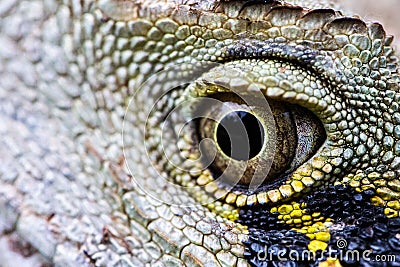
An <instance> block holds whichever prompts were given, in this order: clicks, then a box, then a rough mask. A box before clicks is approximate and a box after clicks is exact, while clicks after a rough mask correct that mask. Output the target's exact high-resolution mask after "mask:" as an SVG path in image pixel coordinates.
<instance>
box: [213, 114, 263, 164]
mask: <svg viewBox="0 0 400 267" xmlns="http://www.w3.org/2000/svg"><path fill="white" fill-rule="evenodd" d="M216 134H217V142H218V145H219V147H220V148H221V150H222V151H223V152H224V153H225V154H226V155H227V156H229V157H231V158H233V159H236V160H249V159H252V158H254V157H255V156H256V155H257V154H258V153H259V152H260V151H261V149H262V146H263V144H264V131H263V127H262V125H261V123H260V121H259V120H258V119H257V118H256V117H255V116H254V115H253V114H251V113H249V112H246V111H234V112H231V113H228V114H227V115H226V116H225V117H224V118H223V119H222V120H221V122H220V123H219V125H218V127H217V133H216Z"/></svg>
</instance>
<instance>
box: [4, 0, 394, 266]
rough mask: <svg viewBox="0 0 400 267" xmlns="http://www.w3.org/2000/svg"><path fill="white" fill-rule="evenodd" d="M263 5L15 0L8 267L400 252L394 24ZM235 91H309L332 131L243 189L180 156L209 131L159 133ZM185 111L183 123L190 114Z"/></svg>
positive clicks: (8, 4) (7, 27) (238, 261)
mask: <svg viewBox="0 0 400 267" xmlns="http://www.w3.org/2000/svg"><path fill="white" fill-rule="evenodd" d="M177 2H179V3H177ZM247 2H248V3H247V4H245V3H244V2H243V1H221V2H217V1H212V0H208V1H201V2H198V1H195V0H194V1H190V0H187V1H167V0H165V1H158V2H154V1H111V0H98V1H90V0H87V1H53V0H48V1H39V0H37V1H21V2H17V1H12V0H7V1H4V3H2V4H1V5H0V15H1V22H0V27H1V35H0V45H1V50H0V59H1V66H0V74H1V79H0V88H1V91H0V118H1V119H0V121H1V124H0V125H1V126H0V133H1V136H2V138H1V141H0V159H1V163H2V164H1V168H0V222H1V224H0V226H1V233H2V238H1V239H0V247H1V250H2V251H4V253H2V255H0V262H1V263H2V264H3V265H2V266H11V265H15V262H14V261H15V260H16V259H18V260H19V261H20V263H19V266H23V265H26V266H31V265H33V264H38V265H39V264H49V263H52V264H55V265H57V266H83V265H87V266H91V265H96V266H114V265H117V266H121V265H122V266H125V265H127V266H144V265H146V264H151V265H158V266H163V265H167V266H169V265H171V266H179V265H183V264H186V265H201V266H203V265H207V266H219V265H225V266H246V265H248V264H252V265H261V264H262V261H259V260H256V259H255V257H256V255H257V253H258V252H259V251H260V250H262V249H263V246H264V245H268V246H270V245H272V244H275V245H278V246H280V247H281V248H282V247H283V248H290V249H293V250H297V251H304V250H306V249H309V250H312V251H315V250H327V249H329V248H337V246H336V247H335V245H336V240H337V239H339V238H346V239H347V240H348V241H349V242H351V240H353V247H354V248H357V249H360V250H361V249H362V250H367V249H372V250H373V253H372V254H373V255H375V254H393V255H395V254H398V251H397V252H396V249H398V248H399V245H396V244H398V243H399V239H398V236H397V235H396V234H397V233H398V231H399V225H400V224H399V222H398V219H397V218H398V217H399V210H400V203H399V199H400V182H399V179H398V177H399V164H400V156H399V155H400V112H399V111H398V108H399V107H398V106H399V104H398V102H399V98H400V93H399V82H400V77H399V69H398V67H399V64H398V58H397V57H396V56H395V55H394V52H393V51H392V49H391V47H390V43H391V38H390V37H389V36H386V34H385V32H384V30H383V28H382V27H381V26H380V25H379V24H376V23H369V22H363V21H362V20H360V19H358V18H345V17H344V15H342V13H340V12H336V11H333V10H325V11H323V10H315V11H313V9H316V8H337V7H336V6H335V5H333V4H330V3H328V2H325V1H318V2H312V1H301V0H291V1H287V2H286V3H278V2H273V1H271V2H273V3H270V1H260V2H257V1H247ZM292 5H295V6H300V7H296V8H294V7H293V6H292ZM204 61H207V62H214V63H221V64H223V65H204ZM201 62H203V64H202V65H200V66H199V65H195V64H196V63H201ZM178 63H179V64H178ZM177 64H178V65H177ZM226 68H228V71H226ZM162 70H164V71H166V74H165V73H164V74H157V75H156V76H152V75H153V74H156V73H158V72H159V71H162ZM184 70H186V72H185V71H184ZM238 70H240V72H235V71H238ZM203 72H204V73H203ZM151 77H153V78H151ZM154 77H155V78H154ZM221 77H223V79H222V78H221ZM149 78H150V80H149V81H148V83H147V84H146V83H145V82H146V81H147V80H148V79H149ZM200 78H201V79H203V80H201V79H200ZM199 79H200V80H199ZM204 80H206V81H208V82H209V83H202V82H201V81H204ZM182 81H185V82H187V83H189V85H188V86H180V87H176V86H177V85H179V82H182ZM195 81H196V82H195ZM221 85H224V86H225V87H227V88H228V89H226V88H225V89H223V88H222V87H221ZM170 89H173V90H172V91H169V90H170ZM217 90H218V92H219V93H220V94H226V93H229V92H231V91H234V92H240V93H244V94H246V92H248V91H251V92H253V93H254V92H255V91H256V92H258V93H260V92H262V93H263V94H264V95H265V96H267V97H268V98H269V99H273V100H277V101H284V102H288V103H292V104H297V105H300V106H302V107H304V108H306V109H308V110H310V111H311V112H313V113H314V114H315V115H316V117H317V118H318V120H320V121H321V123H322V125H323V129H324V131H325V132H326V141H325V142H323V143H322V144H320V148H319V149H318V150H317V151H316V152H315V153H314V154H313V155H312V156H311V157H309V158H307V160H305V161H303V162H300V163H301V164H300V166H296V167H295V168H293V170H291V171H290V173H287V175H284V177H279V178H276V179H275V178H274V179H275V180H271V181H270V180H268V181H266V182H265V183H264V184H263V186H261V187H260V188H259V189H258V190H253V191H251V190H246V189H243V188H237V187H235V188H233V189H231V190H228V189H226V187H224V186H223V184H221V183H217V182H214V181H213V176H212V171H210V170H208V169H205V170H202V171H199V170H198V169H197V168H198V167H199V165H198V163H197V162H194V161H188V160H183V158H182V157H179V156H177V155H184V156H185V157H188V158H190V159H195V158H196V157H198V156H199V153H198V148H197V145H196V144H195V143H196V140H195V142H194V143H193V141H192V137H193V133H194V132H196V131H199V129H196V127H194V126H193V125H192V126H190V127H188V128H183V130H182V133H181V134H182V136H178V138H177V136H176V135H175V133H174V130H173V128H168V127H167V129H166V130H165V129H164V131H165V134H166V136H164V137H163V138H167V141H166V142H165V143H162V145H163V146H164V147H163V148H161V142H160V139H159V137H160V133H161V123H162V122H163V121H164V120H165V115H167V114H168V112H169V111H170V110H171V109H173V108H174V107H175V106H177V105H178V104H179V103H181V102H182V101H183V100H193V99H197V98H198V97H201V96H213V95H214V94H215V93H216V91H217ZM237 90H238V91H237ZM167 91H168V94H167V95H165V96H162V95H161V93H162V92H167ZM159 97H160V98H159ZM156 102H157V103H158V104H157V106H156V111H155V112H154V110H153V111H152V112H150V113H148V111H149V110H148V109H150V108H152V106H153V104H154V103H156ZM177 114H178V115H176V116H175V117H173V116H172V119H171V120H172V121H171V122H172V123H173V125H179V124H182V123H184V122H183V115H182V114H183V113H179V111H178V113H177ZM146 123H147V124H146ZM167 125H168V124H167ZM144 130H145V132H144ZM200 131H207V130H206V129H200ZM121 132H122V134H121ZM195 139H196V138H195ZM277 140H280V139H277ZM143 141H146V143H143ZM175 141H179V142H178V144H179V148H180V149H181V150H182V151H183V152H182V153H183V154H182V153H181V154H180V152H179V150H177V144H176V143H175ZM314 145H315V144H314ZM162 149H164V152H161V151H162ZM163 153H166V154H163ZM166 155H169V156H171V158H169V159H167V157H166ZM171 162H173V163H174V164H175V165H173V164H171ZM177 166H178V167H177ZM181 167H182V168H181ZM200 167H201V166H200ZM195 169H196V170H197V171H195ZM160 174H161V175H160ZM163 177H167V178H168V179H164V178H163ZM272 181H273V182H272ZM174 185H180V186H174ZM326 196H328V197H329V198H328V200H329V201H326V198H327V197H326ZM215 198H218V200H215ZM336 198H337V199H336ZM324 201H325V202H324ZM201 204H202V205H201ZM319 205H320V206H319ZM323 205H327V206H326V207H325V206H323ZM321 206H322V207H321ZM364 213H365V214H368V216H369V218H370V219H371V220H369V221H365V218H361V215H363V214H364ZM264 221H265V223H264V224H263V223H262V222H264ZM352 225H355V228H354V227H353V228H351V226H352ZM382 227H383V228H385V227H386V228H388V229H389V234H382V233H381V232H380V230H379V229H382ZM349 229H353V232H352V234H349V232H351V231H350V230H349ZM354 229H355V230H354ZM290 230H294V231H290ZM371 230H372V235H371V234H370V236H369V237H367V238H364V237H363V236H365V234H364V233H371ZM363 234H364V235H363ZM359 236H361V237H362V238H361V239H360V238H359V239H357V238H358V237H359ZM349 238H350V239H351V238H352V239H351V240H349ZM265 240H267V241H265ZM270 240H273V241H270ZM271 242H272V243H271ZM274 242H275V243H274ZM296 242H297V243H296ZM354 244H355V245H354ZM396 246H397V247H396ZM379 247H383V248H384V249H383V250H381V251H379V249H378V248H379ZM374 253H375V254H374ZM397 257H399V256H398V255H397ZM275 260H276V259H275ZM397 261H399V258H397ZM341 263H342V264H346V260H342V261H341ZM301 264H304V265H306V266H308V265H313V264H321V265H328V264H336V265H339V264H340V263H339V261H334V260H329V259H327V258H326V257H324V258H322V259H321V260H317V261H314V260H312V261H309V262H305V263H304V262H303V263H301ZM301 264H300V265H301ZM360 264H362V265H363V264H364V265H366V262H365V261H364V262H361V263H360ZM397 264H398V262H397Z"/></svg>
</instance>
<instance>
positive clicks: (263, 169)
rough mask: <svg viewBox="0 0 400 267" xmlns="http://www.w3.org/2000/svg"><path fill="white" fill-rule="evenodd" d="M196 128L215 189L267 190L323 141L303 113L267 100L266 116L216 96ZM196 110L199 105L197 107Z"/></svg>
mask: <svg viewBox="0 0 400 267" xmlns="http://www.w3.org/2000/svg"><path fill="white" fill-rule="evenodd" d="M213 98H214V99H216V100H217V101H213V103H217V104H213V106H212V107H208V108H206V107H203V108H200V109H203V110H206V112H207V114H204V115H203V116H202V118H201V119H199V121H198V123H197V135H198V139H199V140H200V142H201V141H202V140H204V139H208V140H211V141H212V142H204V147H203V152H204V156H205V157H204V159H205V162H207V163H210V162H211V164H210V165H209V166H208V168H209V169H210V171H211V173H212V175H213V177H214V179H218V180H219V181H220V182H221V184H227V185H229V186H235V187H236V189H240V188H242V189H246V190H247V189H248V187H249V185H250V184H251V183H253V182H254V180H257V181H261V180H262V182H257V184H258V185H262V186H261V187H260V188H261V189H262V190H265V189H268V188H270V187H272V186H276V185H277V184H281V183H283V182H284V181H285V176H287V175H288V174H290V173H292V172H293V171H294V170H295V169H296V168H298V167H299V166H300V165H301V164H303V163H304V162H305V161H306V160H308V159H309V158H310V157H311V156H312V155H314V154H315V153H316V151H317V150H318V149H319V148H320V147H321V145H322V144H323V142H324V141H325V139H326V133H325V130H324V128H323V126H322V123H321V122H320V120H319V119H317V118H316V116H315V115H314V114H313V113H312V112H310V111H308V110H307V109H305V108H301V107H300V106H298V105H293V104H289V103H285V102H278V101H274V100H271V99H269V100H268V103H269V107H270V110H265V108H264V107H260V106H257V105H253V106H252V105H247V104H246V103H245V102H244V101H243V100H242V99H241V98H240V97H238V96H236V95H234V94H216V95H215V96H213ZM201 106H202V105H201V104H200V105H199V107H201Z"/></svg>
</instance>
